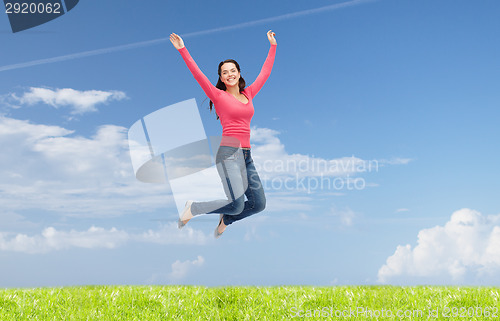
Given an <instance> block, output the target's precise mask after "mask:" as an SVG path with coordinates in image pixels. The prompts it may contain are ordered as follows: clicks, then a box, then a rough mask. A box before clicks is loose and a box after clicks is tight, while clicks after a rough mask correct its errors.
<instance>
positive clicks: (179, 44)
mask: <svg viewBox="0 0 500 321" xmlns="http://www.w3.org/2000/svg"><path fill="white" fill-rule="evenodd" d="M170 42H171V43H172V44H173V45H174V47H175V49H177V50H179V49H181V48H184V41H182V38H181V37H180V36H179V35H177V34H175V33H173V32H172V33H171V34H170Z"/></svg>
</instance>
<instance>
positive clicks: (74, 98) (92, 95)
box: [10, 87, 127, 115]
mask: <svg viewBox="0 0 500 321" xmlns="http://www.w3.org/2000/svg"><path fill="white" fill-rule="evenodd" d="M10 98H11V99H12V100H14V101H16V102H17V103H18V104H21V105H34V104H38V103H44V104H47V105H50V106H52V107H55V108H61V107H69V108H71V113H72V114H78V115H81V114H84V113H88V112H94V111H97V108H96V105H98V104H105V103H108V102H110V101H113V100H122V99H125V98H127V95H126V94H125V93H124V92H122V91H117V90H112V91H102V90H85V91H80V90H75V89H72V88H61V89H59V88H58V89H55V90H52V89H50V88H40V87H30V90H29V91H28V92H25V93H23V94H22V95H21V96H20V97H18V96H17V95H15V94H11V95H10Z"/></svg>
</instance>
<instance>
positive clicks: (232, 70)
mask: <svg viewBox="0 0 500 321" xmlns="http://www.w3.org/2000/svg"><path fill="white" fill-rule="evenodd" d="M220 80H221V81H222V82H223V83H224V84H225V85H226V87H232V86H237V85H238V82H239V81H240V72H239V71H238V69H236V66H235V65H234V63H232V62H226V63H225V64H223V65H222V66H221V68H220Z"/></svg>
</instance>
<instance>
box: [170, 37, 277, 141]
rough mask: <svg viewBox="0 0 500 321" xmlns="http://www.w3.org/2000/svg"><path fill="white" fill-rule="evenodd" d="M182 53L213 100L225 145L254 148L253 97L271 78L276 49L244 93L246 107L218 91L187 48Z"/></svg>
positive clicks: (181, 50) (199, 82)
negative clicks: (251, 126) (252, 136)
mask: <svg viewBox="0 0 500 321" xmlns="http://www.w3.org/2000/svg"><path fill="white" fill-rule="evenodd" d="M179 53H180V54H181V56H182V58H183V59H184V61H185V62H186V65H187V67H188V68H189V70H190V71H191V73H192V74H193V76H194V78H195V79H196V81H197V82H198V84H200V86H201V88H202V89H203V91H204V92H205V94H206V95H207V96H208V98H210V100H212V102H213V103H214V106H215V111H216V112H217V115H218V116H219V119H220V121H221V124H222V140H221V145H223V146H233V147H247V148H249V147H250V121H251V120H252V117H253V114H254V107H253V103H252V100H253V97H255V95H257V93H258V92H259V91H260V89H261V88H262V86H263V85H264V83H265V82H266V80H267V78H269V75H270V74H271V70H272V68H273V64H274V56H275V54H276V45H271V48H269V53H268V54H267V58H266V61H265V62H264V65H263V66H262V70H261V71H260V73H259V75H258V76H257V78H256V79H255V81H254V82H253V84H251V85H250V86H248V87H246V88H245V89H244V90H243V91H242V92H241V93H242V94H243V95H245V96H246V97H247V98H248V103H246V104H244V103H242V102H241V101H239V100H238V99H236V97H234V96H233V95H232V94H230V93H228V92H227V91H224V90H221V89H218V88H216V87H215V86H214V85H212V83H211V82H210V81H209V80H208V78H207V77H206V76H205V75H204V74H203V72H201V70H200V68H198V65H196V63H195V61H194V59H193V58H192V57H191V55H190V54H189V52H188V50H187V49H186V47H182V48H181V49H179Z"/></svg>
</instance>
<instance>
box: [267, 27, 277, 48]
mask: <svg viewBox="0 0 500 321" xmlns="http://www.w3.org/2000/svg"><path fill="white" fill-rule="evenodd" d="M274 36H276V34H275V33H274V32H272V31H271V30H269V31H268V32H267V39H269V42H270V43H271V45H276V44H277V43H276V39H275V38H274Z"/></svg>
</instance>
